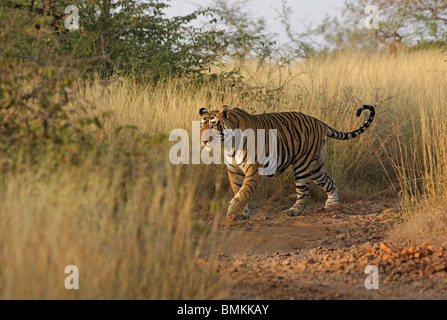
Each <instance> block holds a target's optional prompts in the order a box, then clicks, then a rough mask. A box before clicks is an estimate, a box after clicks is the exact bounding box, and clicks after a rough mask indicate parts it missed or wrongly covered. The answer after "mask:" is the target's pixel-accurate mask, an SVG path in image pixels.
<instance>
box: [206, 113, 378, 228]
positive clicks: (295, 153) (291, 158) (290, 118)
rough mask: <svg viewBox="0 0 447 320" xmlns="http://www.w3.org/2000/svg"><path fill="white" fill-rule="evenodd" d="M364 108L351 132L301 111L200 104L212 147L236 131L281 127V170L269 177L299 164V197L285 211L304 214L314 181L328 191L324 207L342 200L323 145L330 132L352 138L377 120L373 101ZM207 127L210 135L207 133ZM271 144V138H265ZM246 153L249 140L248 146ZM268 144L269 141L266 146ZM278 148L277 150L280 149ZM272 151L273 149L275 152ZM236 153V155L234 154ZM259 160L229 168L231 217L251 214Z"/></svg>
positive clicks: (296, 168)
mask: <svg viewBox="0 0 447 320" xmlns="http://www.w3.org/2000/svg"><path fill="white" fill-rule="evenodd" d="M364 110H369V118H368V119H367V120H366V121H365V122H364V123H363V124H362V125H361V126H360V127H359V128H358V129H357V130H354V131H351V132H341V131H338V130H335V129H333V128H331V127H330V126H329V125H327V124H325V123H324V122H322V121H320V120H318V119H316V118H314V117H312V116H309V115H306V114H304V113H301V112H293V111H292V112H277V113H264V114H256V115H252V114H249V113H248V112H246V111H244V110H242V109H239V108H230V107H228V106H227V105H224V106H223V107H221V108H220V110H214V111H208V110H207V109H206V108H200V110H199V114H200V116H201V120H200V137H201V138H200V140H201V141H200V145H201V146H202V147H206V146H208V145H210V143H214V144H216V143H218V144H220V143H222V142H223V141H224V140H225V139H226V135H228V133H227V132H229V131H230V130H236V129H240V130H241V131H243V130H246V129H252V130H254V131H255V132H256V131H257V130H258V129H264V132H265V135H266V136H267V135H268V132H269V129H276V138H277V140H276V141H277V144H276V157H277V158H276V171H275V173H274V174H272V175H269V176H278V175H279V174H281V173H282V172H284V170H286V169H287V168H288V167H289V166H292V168H293V176H294V180H295V191H296V195H297V198H296V202H295V203H294V205H293V206H292V207H290V208H289V209H286V210H285V211H283V213H284V214H287V215H288V216H298V215H300V214H302V213H303V211H304V209H305V208H306V205H307V204H308V203H309V200H310V195H309V183H310V180H312V181H313V182H314V183H315V184H316V185H317V186H319V187H321V188H322V189H323V190H324V191H325V192H326V194H327V200H326V202H325V205H324V208H325V209H328V208H331V207H332V206H336V205H338V204H339V194H338V188H337V185H336V184H335V182H334V180H333V179H332V178H331V177H329V176H328V174H327V173H326V170H325V168H324V153H323V146H324V145H325V142H326V137H329V138H333V139H337V140H350V139H353V138H356V137H358V136H359V135H361V134H362V133H363V132H365V131H366V129H368V128H369V127H370V125H371V123H372V122H373V120H374V116H375V109H374V107H373V106H371V105H363V106H362V107H360V108H359V109H358V110H357V113H356V115H357V117H359V116H360V115H361V114H362V112H363V111H364ZM205 132H207V133H208V134H204V133H205ZM263 141H264V143H266V144H268V141H269V140H268V137H265V139H264V140H263ZM243 147H244V149H243V152H244V154H245V152H246V148H247V145H246V144H244V145H243ZM265 148H266V149H268V146H265ZM274 151H275V150H274ZM269 152H270V151H269ZM234 156H235V153H234V148H233V153H232V154H231V152H230V157H234ZM258 160H259V159H255V161H252V162H248V161H246V158H245V157H244V158H243V161H239V163H237V162H236V161H227V162H226V166H227V172H228V177H229V180H230V185H231V189H232V191H233V198H232V199H231V201H230V203H229V206H228V210H227V220H229V221H233V220H234V219H236V218H242V219H246V218H249V217H250V211H249V208H248V201H249V200H250V198H251V196H252V194H253V192H254V191H255V189H256V187H257V186H258V184H259V182H260V177H261V175H260V174H259V170H260V169H261V167H263V165H262V164H260V162H259V161H258Z"/></svg>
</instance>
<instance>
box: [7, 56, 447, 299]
mask: <svg viewBox="0 0 447 320" xmlns="http://www.w3.org/2000/svg"><path fill="white" fill-rule="evenodd" d="M444 60H445V56H444V55H443V54H442V53H440V52H435V51H433V52H416V53H408V54H402V55H395V56H388V55H374V56H367V55H362V54H358V53H356V54H354V53H351V54H349V53H344V54H340V55H333V56H328V57H320V58H318V57H316V58H312V59H310V60H308V61H305V62H302V63H300V64H294V65H292V66H290V68H278V66H276V65H273V64H272V65H264V66H258V65H256V64H255V63H250V64H248V65H246V66H245V67H244V68H243V69H242V70H241V73H242V75H243V76H244V78H245V84H244V85H240V86H235V87H229V86H225V85H223V84H216V83H212V84H207V85H202V86H197V85H191V84H188V82H187V81H184V80H172V81H168V82H167V83H164V84H162V85H159V86H157V87H150V86H145V85H142V84H136V83H135V82H134V81H133V80H131V79H115V80H111V81H108V82H107V83H104V82H102V81H100V80H97V79H94V80H92V81H89V82H80V83H78V85H77V89H76V90H77V92H78V94H79V95H80V96H82V97H83V98H84V99H86V100H88V101H91V102H93V104H94V105H95V106H96V107H97V109H96V110H95V111H92V112H96V111H112V116H111V117H110V118H106V119H104V122H105V125H104V129H103V131H102V133H101V136H100V137H98V139H101V140H104V141H111V140H112V139H115V137H116V136H115V135H113V132H114V131H115V129H116V128H117V127H119V126H123V125H135V126H137V127H138V130H139V131H141V132H143V133H147V134H149V135H153V136H157V135H160V134H163V135H168V134H169V132H170V131H171V130H173V129H175V128H186V129H187V130H188V131H190V130H191V121H193V120H197V119H198V118H199V116H198V110H199V109H200V107H203V106H207V107H210V108H212V109H216V108H219V107H220V106H221V105H223V104H228V105H230V106H231V107H241V108H244V109H246V110H248V111H250V112H253V113H262V112H271V111H290V110H297V111H302V112H304V113H307V114H309V115H312V116H314V117H316V118H319V119H321V120H323V121H325V122H326V123H327V124H329V125H331V126H333V127H334V128H337V129H340V130H353V129H356V128H357V127H358V126H359V125H360V124H361V123H362V121H363V120H362V119H358V118H356V117H355V111H356V109H357V108H358V107H359V106H361V105H362V104H373V105H377V115H376V120H375V122H374V124H373V125H372V127H371V129H370V130H369V131H368V132H367V133H365V134H364V135H363V136H362V137H360V138H359V139H355V140H352V141H349V142H344V141H331V140H330V141H328V143H327V146H326V159H327V160H326V162H327V164H326V166H327V170H328V172H329V173H330V175H331V176H332V177H333V178H334V180H335V181H336V182H337V183H338V185H339V187H340V189H341V190H340V191H341V197H342V201H346V200H348V199H359V198H360V199H371V198H376V199H379V198H380V197H382V196H384V195H386V196H390V195H394V196H398V197H399V199H400V200H401V203H402V205H403V208H404V209H405V210H406V212H408V215H406V216H404V218H405V219H406V221H407V222H405V223H403V224H402V225H400V227H399V229H398V230H396V231H395V233H396V234H399V235H403V236H404V237H405V238H407V239H410V238H411V240H412V241H419V240H420V239H419V238H420V237H422V238H424V237H427V234H428V233H430V237H429V240H430V241H441V242H445V237H442V236H441V235H442V234H444V233H445V231H446V230H447V221H446V214H445V212H446V210H445V209H446V208H447V206H445V203H446V202H445V200H446V197H445V195H446V194H447V188H446V185H447V184H446V183H447V172H446V170H447V147H446V146H447V125H446V124H447V116H446V112H445V107H446V106H447V90H446V85H445V84H446V83H447V63H446V62H445V61H444ZM364 117H366V116H364ZM121 139H122V140H123V141H127V142H126V143H127V144H128V145H132V144H133V143H134V142H133V141H132V140H131V137H129V136H125V135H123V136H121ZM161 139H162V140H163V139H164V138H161ZM169 145H170V144H169V143H168V142H166V141H165V143H164V146H165V148H162V149H157V150H158V151H157V150H153V149H151V150H152V151H151V152H149V153H148V154H147V158H146V160H145V163H146V164H147V166H148V168H149V169H147V170H146V171H142V172H145V173H144V174H142V173H136V174H134V173H132V174H131V175H130V178H129V177H127V176H128V173H126V174H125V173H123V172H122V171H123V170H124V169H122V168H120V167H119V166H116V165H112V163H114V162H113V161H112V160H110V159H112V158H110V159H104V160H103V161H104V163H101V164H99V165H98V164H85V165H84V166H82V167H80V168H73V167H67V166H65V165H64V164H61V165H60V166H59V168H58V169H56V170H53V171H49V170H46V169H45V164H42V166H41V167H40V168H37V169H25V170H20V171H17V172H11V173H8V174H6V176H4V177H3V178H2V180H1V183H0V265H1V266H2V268H0V297H1V298H34V299H38V298H61V299H62V298H83V299H87V298H95V299H96V298H106V299H109V298H110V299H113V298H129V299H133V298H140V299H144V298H148V299H156V298H159V299H160V298H161V299H173V298H176V299H183V298H186V299H194V298H202V299H210V298H221V297H224V296H225V290H222V284H221V283H220V282H219V281H218V277H217V274H216V273H215V267H216V263H217V256H210V257H208V258H207V259H208V260H209V261H210V262H209V263H208V264H205V265H204V266H201V267H198V266H197V265H196V260H197V254H198V252H200V251H201V248H202V247H203V246H205V245H206V246H209V245H211V246H212V247H213V248H214V250H210V252H213V251H214V252H217V251H218V250H217V249H216V248H217V247H218V245H219V240H218V239H217V237H215V236H214V233H213V231H212V230H208V231H207V232H203V230H202V231H200V232H199V231H197V230H198V229H200V228H202V227H200V228H196V227H195V226H197V225H196V223H197V222H196V221H195V219H194V215H193V212H194V210H195V209H196V208H197V207H198V206H201V207H203V208H209V209H210V211H211V213H213V212H216V211H220V210H224V209H225V203H226V201H227V200H229V199H230V192H229V188H228V181H227V178H226V175H225V169H224V167H223V166H218V165H213V166H203V165H190V166H186V165H185V166H183V167H181V168H172V167H171V166H170V165H169V164H168V165H164V164H160V163H167V162H168V154H167V153H166V152H165V151H166V150H167V149H166V148H168V147H169ZM137 172H139V171H138V170H137ZM123 176H126V177H127V178H125V179H124V178H123ZM123 179H124V182H125V183H123ZM293 190H294V187H293V183H292V178H291V176H290V175H287V174H285V175H283V176H282V177H279V178H275V179H273V180H271V179H263V181H262V184H261V186H260V187H259V189H258V190H257V191H256V193H255V196H254V199H253V201H252V205H253V206H256V205H257V204H259V203H265V202H268V201H272V200H275V199H286V198H287V197H285V196H286V195H288V194H292V193H293V192H294V191H293ZM314 195H316V197H317V199H319V200H321V198H322V196H323V195H322V194H321V193H319V192H317V191H315V192H314ZM285 201H288V200H285ZM421 208H422V209H421ZM191 222H193V223H191ZM202 229H206V228H202ZM211 229H212V228H211ZM70 264H74V265H77V266H78V267H79V271H80V288H81V289H80V290H79V291H69V290H66V289H65V287H64V285H63V284H64V279H65V276H66V275H65V274H64V268H65V266H66V265H70Z"/></svg>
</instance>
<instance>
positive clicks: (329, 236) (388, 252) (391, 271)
mask: <svg viewBox="0 0 447 320" xmlns="http://www.w3.org/2000/svg"><path fill="white" fill-rule="evenodd" d="M318 206H321V205H318ZM396 207H397V206H396V205H395V204H393V203H387V202H382V203H375V202H366V203H363V202H357V203H349V204H344V205H343V207H342V208H339V209H337V210H333V211H325V210H321V209H318V208H317V205H312V206H311V207H310V208H309V209H308V210H307V211H306V213H305V214H303V215H302V216H299V217H285V216H281V214H280V212H281V211H282V210H283V209H284V207H282V206H281V205H279V204H278V205H277V206H269V207H267V206H265V207H261V208H257V210H255V212H254V215H253V216H252V217H251V218H250V219H249V220H245V221H236V222H234V223H232V224H231V225H230V226H227V228H228V231H227V237H226V240H225V243H224V247H223V257H222V260H221V263H220V265H219V267H220V269H219V270H220V271H219V272H221V274H222V275H223V276H224V277H227V278H228V281H229V283H230V286H231V289H230V298H232V299H447V265H446V261H447V252H446V251H445V250H446V249H445V248H442V247H432V246H430V245H429V244H425V243H424V244H421V245H420V246H409V245H405V244H396V243H392V242H391V241H388V240H387V234H388V231H389V230H390V228H391V227H392V226H393V223H395V221H396V218H397V217H398V214H397V208H396ZM368 265H374V266H376V267H377V268H378V271H379V275H378V283H379V289H377V290H376V289H370V290H368V289H366V288H365V279H366V278H367V277H368V274H365V268H366V266H368Z"/></svg>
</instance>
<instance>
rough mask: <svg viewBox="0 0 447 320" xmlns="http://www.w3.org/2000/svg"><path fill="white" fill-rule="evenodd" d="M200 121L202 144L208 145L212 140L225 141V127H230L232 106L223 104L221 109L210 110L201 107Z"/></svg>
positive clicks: (203, 145)
mask: <svg viewBox="0 0 447 320" xmlns="http://www.w3.org/2000/svg"><path fill="white" fill-rule="evenodd" d="M199 114H200V115H201V116H202V119H201V121H200V144H201V145H202V147H205V146H208V145H209V144H210V143H211V142H212V141H214V142H223V141H224V140H225V129H226V128H228V121H229V118H230V108H229V107H228V106H223V107H222V108H221V109H220V110H214V111H208V110H206V109H205V108H201V109H200V111H199Z"/></svg>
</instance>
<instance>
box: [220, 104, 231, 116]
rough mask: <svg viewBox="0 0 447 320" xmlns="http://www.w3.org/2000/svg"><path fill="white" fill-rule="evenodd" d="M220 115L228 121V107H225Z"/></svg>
mask: <svg viewBox="0 0 447 320" xmlns="http://www.w3.org/2000/svg"><path fill="white" fill-rule="evenodd" d="M219 113H220V114H221V115H222V117H224V118H225V119H228V118H229V117H230V108H229V107H228V106H226V105H225V106H223V107H222V108H221V109H220V111H219Z"/></svg>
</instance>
